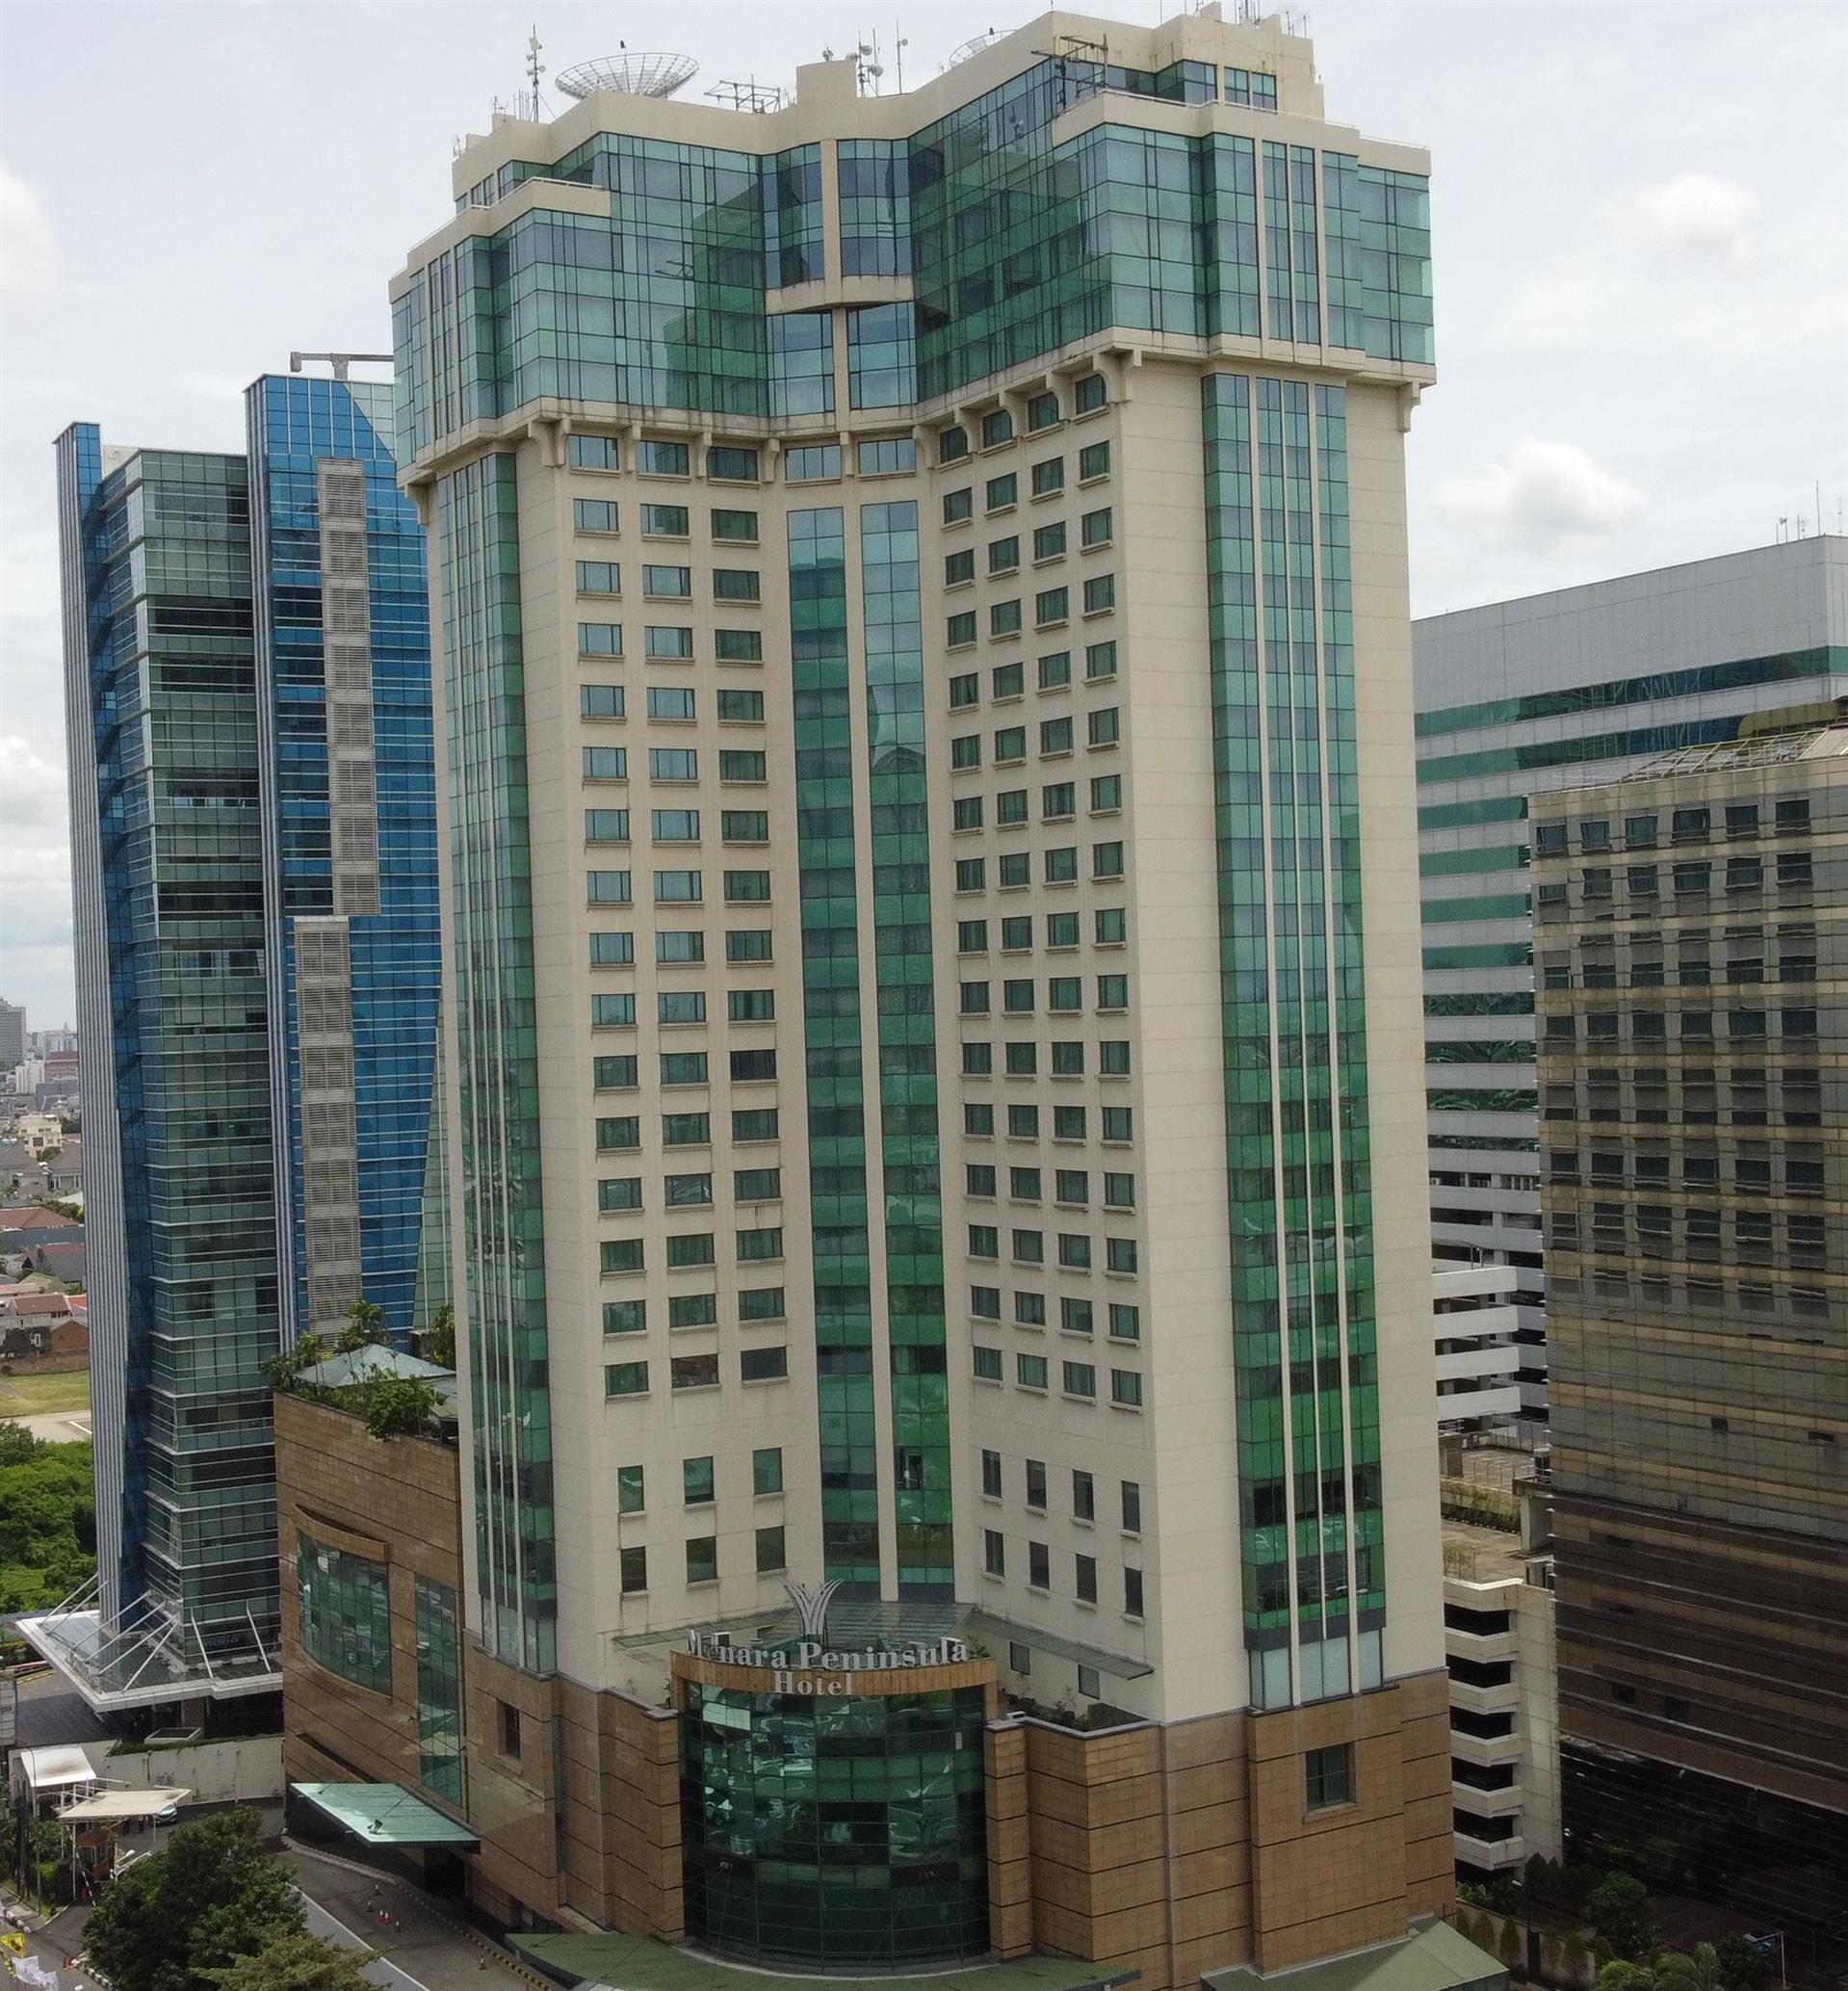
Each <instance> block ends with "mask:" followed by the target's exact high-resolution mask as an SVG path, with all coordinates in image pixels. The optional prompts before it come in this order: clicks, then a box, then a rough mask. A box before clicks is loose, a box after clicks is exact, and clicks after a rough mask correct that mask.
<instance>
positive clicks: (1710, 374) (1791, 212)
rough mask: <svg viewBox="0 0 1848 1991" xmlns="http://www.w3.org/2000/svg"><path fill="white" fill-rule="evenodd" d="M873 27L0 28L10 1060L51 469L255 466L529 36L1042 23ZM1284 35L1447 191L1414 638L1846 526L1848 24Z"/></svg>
mask: <svg viewBox="0 0 1848 1991" xmlns="http://www.w3.org/2000/svg"><path fill="white" fill-rule="evenodd" d="M891 5H892V0H886V8H885V11H884V12H883V13H865V12H861V13H856V12H855V11H854V9H853V8H852V7H851V6H848V5H846V0H843V4H841V5H835V4H832V0H781V4H780V5H778V4H771V5H767V4H764V0H750V4H745V0H694V4H692V5H687V6H682V7H679V8H675V9H663V8H659V7H655V8H648V9H631V8H626V7H618V6H614V5H595V6H591V5H585V4H582V0H571V4H562V0H521V4H520V5H517V6H514V5H500V4H477V5H468V4H457V0H399V4H395V5H393V4H384V5H381V4H377V0H190V4H164V0H135V4H132V5H129V4H91V0H0V302H3V304H4V320H3V321H0V322H3V325H4V343H3V344H0V996H5V997H6V998H8V999H9V1000H11V1001H14V1002H17V1001H24V1002H25V1004H26V1005H27V1009H28V1010H29V1012H30V1021H31V1023H32V1025H33V1026H34V1027H35V1028H37V1027H42V1026H44V1025H47V1024H52V1023H56V1022H59V1021H62V1020H64V1019H65V1017H67V1016H69V1015H70V1014H71V1013H72V990H71V966H70V947H69V931H70V904H69V883H68V863H67V858H66V854H65V771H64V736H63V724H62V694H61V668H62V667H61V663H60V639H59V615H58V569H57V537H56V523H55V517H54V511H53V491H52V454H51V443H52V439H53V437H54V436H56V435H57V433H58V432H59V431H60V430H62V429H63V428H64V427H65V424H66V423H68V422H71V421H74V420H91V421H95V422H98V423H100V424H101V427H102V432H103V439H104V441H105V442H106V443H109V442H117V443H143V444H162V445H168V446H171V447H180V448H197V449H220V450H235V449H241V448H242V447H243V415H242V407H241V402H240V398H239V397H240V395H241V393H242V390H243V388H244V387H245V385H246V384H247V382H248V381H249V380H250V379H251V378H252V377H253V376H254V375H256V374H258V373H261V372H264V371H266V370H270V369H280V368H284V367H286V366H287V364H288V355H289V352H290V350H291V348H293V347H306V348H317V349H343V348H344V349H349V350H352V349H360V350H364V349H377V350H381V351H382V350H384V349H385V348H386V347H387V346H389V344H390V320H389V315H388V312H387V308H386V300H385V286H386V282H387V280H388V278H389V276H390V275H391V273H392V272H393V271H394V270H396V269H397V268H398V267H399V265H400V263H401V262H402V261H403V252H404V250H405V249H407V248H408V247H409V246H410V245H411V244H412V243H414V242H416V241H418V240H419V239H421V238H422V237H423V236H425V235H427V234H429V232H430V231H431V230H433V229H434V228H436V227H438V226H440V225H441V223H442V222H443V221H444V220H445V219H446V218H447V216H448V214H449V212H450V193H449V162H450V155H451V150H452V144H453V141H454V139H455V136H456V135H457V134H458V133H461V132H464V131H470V130H474V131H480V130H482V129H483V128H484V127H485V125H486V123H487V119H488V112H489V106H490V103H491V101H492V99H494V98H495V97H496V96H500V97H503V98H507V97H510V96H511V95H512V93H513V92H515V91H516V90H517V89H518V88H519V87H520V83H521V62H522V57H523V53H524V44H525V38H526V34H527V29H528V25H529V22H530V20H531V19H532V18H533V13H534V8H535V7H536V11H537V17H538V27H539V32H540V35H541V37H542V39H544V42H545V44H546V58H547V60H548V62H549V63H550V64H551V65H552V66H553V68H554V69H555V70H556V69H557V68H560V67H562V66H565V65H568V64H570V63H572V62H574V61H579V60H582V59H583V58H585V57H586V56H592V55H601V54H605V53H608V52H610V51H611V50H612V47H613V45H614V43H615V42H616V40H617V38H618V37H619V36H620V37H626V39H628V41H629V42H630V44H631V45H632V46H641V45H646V44H650V43H659V42H660V41H662V40H666V41H668V42H669V43H672V44H677V45H679V46H681V47H684V48H685V49H686V50H687V51H688V52H689V53H690V54H691V55H693V56H695V57H697V58H698V60H699V62H700V63H701V65H702V74H701V76H700V78H699V79H698V80H697V81H696V82H695V84H694V85H693V86H692V89H691V91H690V92H689V94H696V93H697V92H698V91H699V90H700V89H702V88H704V87H706V86H707V85H709V84H710V83H712V82H715V81H716V80H718V79H719V78H721V77H733V76H749V75H753V74H754V75H755V76H757V77H759V78H761V79H764V80H766V81H774V82H787V81H789V80H790V79H791V76H792V73H793V70H794V65H795V63H797V62H798V61H812V60H815V59H816V58H817V57H819V56H820V52H821V48H822V45H823V44H824V43H832V44H833V45H834V47H835V48H836V49H837V50H838V49H841V48H843V47H845V46H846V45H848V44H850V43H851V42H852V41H853V40H854V39H856V38H860V37H864V36H867V35H869V34H871V33H877V34H878V36H879V37H880V39H881V40H882V41H883V42H884V43H885V44H886V47H887V50H888V51H889V50H890V48H891V44H892V42H893V41H894V39H896V36H897V35H898V33H900V32H902V33H905V34H907V35H908V37H909V45H908V46H907V48H906V50H905V53H904V60H905V65H906V76H907V81H909V82H913V83H914V84H915V83H916V82H917V81H919V80H921V79H923V78H924V77H927V76H930V75H934V74H935V73H936V71H937V69H938V66H939V65H940V64H941V63H942V61H943V59H944V57H945V56H946V55H947V54H948V53H949V51H950V49H951V48H953V47H954V46H955V45H956V44H957V43H958V42H959V41H961V40H962V39H965V38H966V37H968V36H969V35H972V34H975V33H976V32H978V31H980V30H982V29H984V28H987V27H990V26H996V27H1002V28H1006V27H1010V26H1013V25H1015V24H1016V23H1017V22H1018V21H1020V20H1021V19H1024V18H1027V17H1028V13H1027V6H1026V5H1021V6H1019V7H1018V8H1017V11H1012V12H998V10H999V9H1002V8H1003V7H1005V5H1006V0H930V5H929V6H927V7H918V8H916V9H914V10H913V11H912V12H911V13H909V14H908V15H905V14H901V15H900V16H899V17H898V23H897V25H896V26H895V22H894V20H893V18H892V15H891ZM1100 11H1101V12H1105V13H1108V12H1112V11H1114V12H1116V13H1118V14H1119V15H1121V16H1123V17H1127V18H1130V19H1132V20H1136V21H1141V22H1150V21H1153V20H1156V19H1158V18H1159V17H1160V15H1161V14H1163V13H1169V12H1172V11H1173V7H1172V5H1170V6H1161V7H1158V6H1155V5H1152V4H1151V0H1126V4H1124V5H1123V6H1121V7H1119V8H1117V9H1115V10H1110V9H1107V8H1106V9H1102V10H1100ZM662 17H666V18H668V19H670V20H671V21H672V22H673V26H672V28H671V29H670V30H667V31H663V32H659V33H658V32H657V31H656V30H655V28H654V27H653V26H652V25H650V24H651V23H652V22H653V21H655V20H656V19H658V18H662ZM1308 25H1309V31H1310V33H1311V34H1312V35H1313V37H1314V40H1315V44H1316V54H1317V58H1318V62H1319V65H1320V68H1321V72H1322V76H1323V80H1324V83H1325V84H1326V87H1327V101H1328V110H1329V115H1330V117H1331V118H1335V119H1338V120H1340V121H1342V122H1348V123H1353V124H1356V125H1358V126H1359V127H1360V128H1361V129H1362V130H1363V131H1366V132H1369V133H1373V134H1376V135H1379V136H1381V137H1387V138H1394V139H1403V140H1409V141H1411V142H1414V143H1417V144H1424V145H1428V146H1429V148H1430V150H1431V153H1432V155H1433V187H1432V209H1433V221H1434V225H1435V231H1436V278H1435V285H1436V292H1437V350H1438V368H1439V377H1440V378H1439V383H1438V385H1437V387H1436V388H1435V389H1434V390H1432V392H1431V393H1430V394H1429V395H1428V396H1427V397H1426V400H1425V403H1424V405H1423V406H1422V407H1421V408H1420V409H1419V412H1418V414H1417V416H1416V418H1415V421H1414V424H1413V429H1412V435H1411V450H1410V479H1411V508H1412V510H1411V517H1412V586H1413V608H1414V612H1415V613H1416V614H1419V615H1430V614H1434V613H1437V612H1439V611H1442V610H1445V609H1451V608H1460V607H1465V606H1468V605H1470V604H1472V603H1475V602H1482V601H1493V600H1496V599H1498V598H1500V597H1503V596H1507V595H1511V594H1520V593H1530V592H1533V591H1535V590H1537V589H1546V588H1553V587H1561V586H1566V585H1569V584H1572V583H1575V582H1579V581H1589V580H1598V579H1602V578H1605V577H1608V576H1610V575H1615V574H1622V573H1627V572H1630V571H1633V570H1635V569H1638V568H1643V567H1649V566H1658V565H1663V564H1667V563H1673V562H1677V561H1686V560H1696V559H1700V558H1702V557H1704V556H1705V555H1708V554H1714V553H1726V552H1731V551H1733V550H1735V549H1737V548H1739V547H1743V546H1750V545H1757V544H1760V543H1763V542H1765V541H1767V540H1769V539H1771V538H1772V537H1775V535H1776V532H1777V521H1778V519H1779V518H1780V516H1782V515H1791V516H1793V517H1794V515H1795V514H1798V513H1803V514H1806V515H1810V514H1813V512H1814V511H1815V500H1814V497H1813V495H1812V494H1813V491H1814V488H1815V485H1816V484H1817V482H1818V480H1820V482H1821V485H1822V494H1823V502H1822V509H1823V513H1824V518H1825V522H1826V523H1827V524H1828V526H1829V528H1830V529H1831V530H1835V529H1836V518H1837V508H1838V506H1839V505H1840V504H1841V502H1842V500H1843V498H1844V496H1845V495H1848V369H1844V364H1843V355H1844V351H1845V350H1848V348H1845V346H1844V340H1845V339H1848V307H1845V293H1848V276H1845V275H1844V244H1845V243H1848V7H1844V6H1843V5H1842V4H1841V0H1751V4H1744V0H1738V4H1721V0H1600V4H1596V5H1594V4H1591V0H1547V4H1545V5H1541V4H1535V0H1313V4H1312V5H1311V6H1310V7H1309V8H1308ZM891 80H892V65H891V63H890V60H888V81H889V82H890V81H891ZM555 100H556V99H555ZM1812 529H1813V521H1812Z"/></svg>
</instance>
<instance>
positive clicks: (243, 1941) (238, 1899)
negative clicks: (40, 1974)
mask: <svg viewBox="0 0 1848 1991" xmlns="http://www.w3.org/2000/svg"><path fill="white" fill-rule="evenodd" d="M302 1920H303V1917H302V1908H301V1899H300V1897H299V1895H298V1894H297V1893H296V1890H295V1884H294V1882H293V1881H292V1880H291V1879H290V1877H289V1874H288V1873H287V1871H286V1870H285V1869H284V1868H283V1867H282V1866H281V1865H280V1864H279V1863H278V1862H277V1861H275V1860H273V1859H272V1858H271V1857H270V1855H269V1854H268V1853H267V1852H265V1851H264V1850H263V1848H262V1847H260V1846H259V1845H258V1844H257V1815H256V1813H255V1812H253V1811H232V1812H221V1813H220V1814H219V1815H218V1816H217V1817H215V1818H209V1819H200V1820H199V1821H197V1822H196V1823H194V1824H190V1825H177V1826H175V1827H174V1829H173V1832H172V1834H171V1836H170V1837H169V1840H168V1842H167V1845H166V1847H164V1848H163V1849H162V1850H161V1851H160V1852H157V1853H150V1854H149V1855H148V1857H147V1858H146V1859H144V1860H141V1861H139V1862H137V1864H136V1865H134V1866H132V1867H130V1868H129V1869H128V1871H127V1872H126V1873H122V1874H119V1875H117V1878H115V1879H114V1880H112V1881H111V1882H110V1883H109V1885H108V1886H107V1887H106V1888H104V1890H103V1893H102V1897H101V1899H99V1900H98V1901H97V1903H96V1906H95V1908H94V1909H93V1910H92V1911H91V1917H90V1921H89V1924H88V1925H87V1926H86V1927H85V1930H84V1942H85V1945H86V1947H87V1948H88V1950H89V1952H90V1958H91V1962H92V1963H93V1964H94V1965H95V1966H96V1968H97V1970H99V1971H100V1972H101V1973H102V1974H103V1975H104V1976H105V1977H106V1978H109V1979H110V1980H111V1982H112V1983H113V1984H114V1985H115V1987H116V1991H203V1987H205V1986H208V1985H209V1984H211V1982H212V1981H213V1980H212V1979H211V1978H208V1977H207V1976H206V1975H205V1973H206V1972H207V1971H208V1970H210V1969H212V1968H213V1967H215V1966H217V1965H221V1964H229V1963H230V1962H231V1961H232V1960H233V1959H234V1958H236V1957H240V1956H248V1955H251V1954H253V1953H255V1952H261V1951H262V1950H263V1948H264V1946H265V1945H266V1944H268V1943H269V1942H271V1941H272V1940H273V1938H274V1937H277V1936H284V1935H292V1934H294V1933H296V1932H297V1931H298V1930H299V1929H300V1928H301V1926H302Z"/></svg>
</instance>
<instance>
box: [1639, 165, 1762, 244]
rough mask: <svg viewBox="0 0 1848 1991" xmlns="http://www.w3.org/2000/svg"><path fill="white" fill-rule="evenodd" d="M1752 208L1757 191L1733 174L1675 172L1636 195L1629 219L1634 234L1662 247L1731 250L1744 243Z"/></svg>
mask: <svg viewBox="0 0 1848 1991" xmlns="http://www.w3.org/2000/svg"><path fill="white" fill-rule="evenodd" d="M1757 211H1758V196H1757V195H1756V194H1755V193H1753V191H1752V189H1751V188H1750V187H1742V186H1740V185H1739V183H1738V182H1737V181H1736V180H1722V179H1718V178H1716V177H1715V176H1714V175H1713V174H1712V173H1710V172H1679V173H1677V174H1676V175H1675V177H1674V178H1673V179H1672V180H1664V181H1662V183H1661V184H1660V185H1659V186H1654V187H1645V188H1644V189H1643V191H1642V192H1641V193H1640V194H1638V195H1636V196H1635V197H1634V198H1633V199H1632V200H1631V201H1630V202H1629V212H1628V219H1629V221H1630V223H1631V225H1632V227H1633V228H1634V229H1635V230H1636V231H1637V232H1638V233H1639V234H1641V235H1643V236H1645V237H1647V238H1649V239H1651V240H1653V241H1655V242H1659V243H1661V244H1663V245H1664V246H1665V247H1667V248H1670V249H1699V250H1702V251H1704V252H1708V253H1720V254H1725V255H1736V254H1738V253H1740V252H1741V251H1742V250H1743V249H1746V248H1747V246H1748V245H1749V242H1750V239H1751V224H1752V221H1753V218H1754V216H1756V215H1757Z"/></svg>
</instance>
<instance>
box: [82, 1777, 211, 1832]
mask: <svg viewBox="0 0 1848 1991" xmlns="http://www.w3.org/2000/svg"><path fill="white" fill-rule="evenodd" d="M192 1795H193V1794H192V1792H191V1791H182V1790H179V1789H176V1788H175V1787H174V1786H173V1785H171V1784H156V1785H154V1786H152V1787H151V1788H150V1789H148V1790H145V1791H98V1792H97V1793H96V1794H95V1795H93V1796H91V1797H80V1798H78V1800H77V1801H76V1803H75V1804H66V1805H65V1808H64V1809H63V1810H62V1811H61V1812H60V1813H59V1814H58V1822H59V1823H60V1824H61V1825H86V1824H100V1823H103V1822H105V1821H111V1820H113V1821H117V1822H118V1823H119V1822H120V1821H123V1820H125V1819H151V1818H157V1817H158V1816H159V1815H160V1814H161V1813H162V1812H164V1811H165V1810H166V1809H167V1808H168V1806H169V1804H184V1803H185V1802H186V1800H187V1799H188V1798H189V1797H190V1796H192Z"/></svg>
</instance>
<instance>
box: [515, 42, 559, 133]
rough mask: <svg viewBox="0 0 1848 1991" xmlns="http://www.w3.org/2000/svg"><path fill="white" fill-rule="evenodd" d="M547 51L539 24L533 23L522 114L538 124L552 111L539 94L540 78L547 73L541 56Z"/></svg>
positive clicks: (528, 43)
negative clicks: (541, 38)
mask: <svg viewBox="0 0 1848 1991" xmlns="http://www.w3.org/2000/svg"><path fill="white" fill-rule="evenodd" d="M544 52H545V44H544V43H543V42H542V41H541V40H540V39H539V24H538V22H537V21H534V23H533V32H532V33H531V34H530V35H529V36H528V37H527V38H526V80H527V91H526V93H525V94H524V95H523V96H522V97H521V98H520V116H521V117H522V118H527V119H529V120H531V121H532V122H533V123H534V124H536V123H537V122H538V121H539V119H540V118H544V117H547V116H549V115H550V112H551V108H552V107H551V105H549V104H548V103H547V102H546V100H545V99H544V97H542V96H541V95H540V94H539V78H540V77H541V76H543V75H544V74H545V65H544V63H542V62H541V61H540V60H539V58H540V56H541V55H543V54H544Z"/></svg>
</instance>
